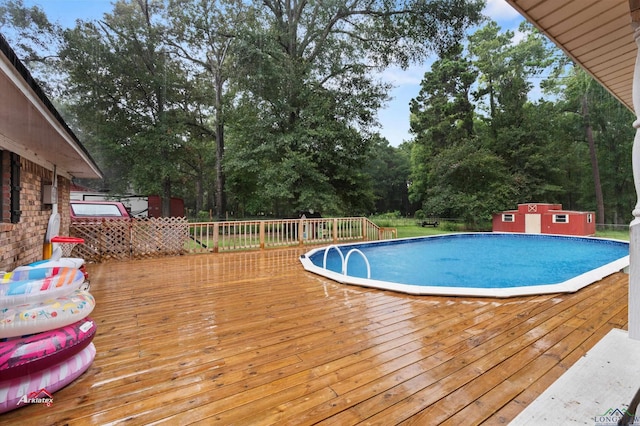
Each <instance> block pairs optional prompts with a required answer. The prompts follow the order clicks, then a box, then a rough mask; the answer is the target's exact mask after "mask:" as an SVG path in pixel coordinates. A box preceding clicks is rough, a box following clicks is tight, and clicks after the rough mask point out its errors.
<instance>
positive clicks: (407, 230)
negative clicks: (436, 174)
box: [373, 218, 629, 241]
mask: <svg viewBox="0 0 640 426" xmlns="http://www.w3.org/2000/svg"><path fill="white" fill-rule="evenodd" d="M373 222H374V223H375V224H376V225H378V226H385V227H392V228H396V229H397V230H398V238H409V237H422V236H427V235H440V234H450V233H452V232H465V230H464V229H463V227H462V225H461V224H455V223H449V222H444V223H441V224H440V225H439V226H438V227H437V228H433V227H431V226H428V227H424V228H423V227H422V226H419V225H418V220H415V219H391V220H389V219H376V218H374V219H373ZM456 228H459V229H457V230H456ZM595 236H596V237H598V238H612V239H616V240H623V241H629V230H628V229H624V230H604V231H597V232H596V235H595Z"/></svg>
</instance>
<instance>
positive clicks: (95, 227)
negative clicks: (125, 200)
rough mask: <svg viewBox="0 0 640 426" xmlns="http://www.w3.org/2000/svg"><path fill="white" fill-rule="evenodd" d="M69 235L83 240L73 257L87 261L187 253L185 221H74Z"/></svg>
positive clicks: (183, 219)
mask: <svg viewBox="0 0 640 426" xmlns="http://www.w3.org/2000/svg"><path fill="white" fill-rule="evenodd" d="M70 234H71V235H72V236H74V237H80V238H83V239H84V241H85V242H84V244H78V245H76V246H75V247H74V248H73V251H72V253H71V255H72V256H73V257H82V258H84V259H85V260H86V261H94V262H103V261H106V260H125V259H131V258H143V257H159V256H167V255H176V254H182V253H185V252H186V249H185V242H186V240H187V238H188V237H189V235H188V223H187V220H186V218H146V219H131V220H123V219H101V220H95V219H74V220H73V221H72V223H71V227H70Z"/></svg>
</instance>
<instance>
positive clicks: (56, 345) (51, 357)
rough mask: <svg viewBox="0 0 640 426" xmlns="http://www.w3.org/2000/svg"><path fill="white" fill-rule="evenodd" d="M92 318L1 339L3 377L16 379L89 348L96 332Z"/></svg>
mask: <svg viewBox="0 0 640 426" xmlns="http://www.w3.org/2000/svg"><path fill="white" fill-rule="evenodd" d="M96 328H97V327H96V324H95V322H94V321H93V320H92V319H90V318H85V319H83V320H81V321H78V322H75V323H73V324H70V325H68V326H66V327H62V328H57V329H55V330H50V331H45V332H43V333H36V334H32V335H29V336H26V337H13V338H10V339H7V340H5V341H3V342H0V380H8V379H15V378H17V377H21V376H25V375H28V374H33V373H35V372H37V371H39V370H42V369H45V368H48V367H51V366H53V365H55V364H58V363H59V362H62V361H64V360H65V359H67V358H70V357H71V356H73V355H75V354H77V353H78V352H80V351H81V350H82V349H84V348H86V347H87V346H88V345H89V343H91V341H92V340H93V337H94V336H95V333H96Z"/></svg>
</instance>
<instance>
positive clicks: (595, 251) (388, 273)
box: [300, 233, 629, 297]
mask: <svg viewBox="0 0 640 426" xmlns="http://www.w3.org/2000/svg"><path fill="white" fill-rule="evenodd" d="M300 261H301V262H302V265H303V266H304V268H305V269H306V270H307V271H310V272H313V273H316V274H319V275H322V276H325V277H327V278H331V279H333V280H335V281H338V282H340V283H344V284H354V285H359V286H365V287H373V288H380V289H386V290H393V291H399V292H404V293H410V294H425V295H426V294H431V295H451V296H486V297H511V296H522V295H531V294H545V293H559V292H565V293H566V292H574V291H577V290H579V289H581V288H583V287H585V286H587V285H589V284H591V283H594V282H596V281H598V280H600V279H602V278H604V277H606V276H608V275H611V274H613V273H615V272H618V271H620V270H622V269H624V268H626V267H628V266H629V243H627V242H624V241H618V240H608V239H601V238H588V237H569V236H558V235H539V234H503V233H473V234H446V235H437V236H431V237H420V238H407V239H399V240H393V241H378V242H369V243H358V244H344V245H331V246H328V247H322V248H318V249H314V250H311V251H309V252H308V253H306V254H304V255H302V256H301V257H300Z"/></svg>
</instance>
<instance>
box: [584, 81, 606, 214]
mask: <svg viewBox="0 0 640 426" xmlns="http://www.w3.org/2000/svg"><path fill="white" fill-rule="evenodd" d="M582 118H583V119H584V127H585V133H586V135H587V142H588V143H589V154H590V156H591V170H592V172H593V185H594V187H595V191H596V223H597V224H599V225H601V224H603V223H604V198H603V196H602V184H601V183H600V169H599V168H598V155H597V153H596V144H595V141H594V140H593V132H592V129H591V121H590V119H589V105H588V102H587V94H586V93H585V94H584V95H583V96H582Z"/></svg>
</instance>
